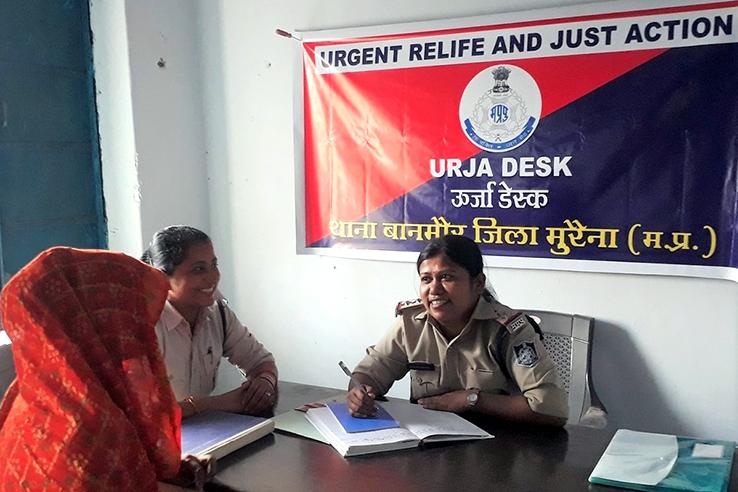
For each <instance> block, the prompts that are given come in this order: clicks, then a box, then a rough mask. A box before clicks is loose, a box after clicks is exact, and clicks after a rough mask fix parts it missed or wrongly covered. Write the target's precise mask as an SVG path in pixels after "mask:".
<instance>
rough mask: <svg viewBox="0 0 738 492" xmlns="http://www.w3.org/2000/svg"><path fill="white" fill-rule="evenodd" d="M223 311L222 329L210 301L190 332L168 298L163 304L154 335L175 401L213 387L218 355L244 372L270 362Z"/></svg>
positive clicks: (229, 313) (261, 348) (265, 352)
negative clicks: (224, 322) (209, 304)
mask: <svg viewBox="0 0 738 492" xmlns="http://www.w3.org/2000/svg"><path fill="white" fill-rule="evenodd" d="M225 313H226V329H225V330H223V325H222V322H221V318H220V310H219V309H218V304H217V303H213V304H212V305H211V306H210V307H208V308H206V309H204V310H203V312H201V313H200V316H199V317H198V319H197V324H196V325H195V330H194V331H193V330H191V329H190V324H189V323H188V322H187V321H186V320H185V319H184V318H183V317H182V315H181V314H179V312H178V311H177V310H176V309H175V308H174V306H172V305H171V304H170V303H169V301H167V302H166V303H165V304H164V310H163V311H162V313H161V317H160V318H159V321H158V322H157V323H156V338H157V339H158V341H159V349H160V350H161V353H162V355H163V356H164V362H165V363H166V366H167V375H168V377H169V382H170V383H171V385H172V389H173V390H174V395H175V396H176V397H177V400H180V401H181V400H183V399H184V398H186V397H187V396H189V395H194V396H199V397H202V396H208V395H209V394H210V393H211V392H212V391H213V389H214V388H215V383H216V381H215V379H216V376H217V375H218V366H219V365H220V359H221V356H225V357H226V358H228V360H229V361H230V362H231V363H232V364H234V365H236V366H238V367H239V368H240V369H241V370H242V371H243V372H245V373H246V374H248V373H249V371H250V370H251V369H252V368H254V367H256V366H258V365H259V364H261V363H262V362H265V361H274V357H272V354H271V353H270V352H269V351H268V350H266V349H265V348H264V346H263V345H262V344H261V343H260V342H259V341H258V340H257V339H256V338H255V337H254V336H253V335H252V334H251V332H249V330H248V329H247V328H246V327H245V326H244V325H242V324H241V322H240V321H239V320H238V318H237V317H236V315H235V314H234V313H233V311H231V310H230V309H229V308H228V307H227V306H226V308H225ZM224 333H225V339H224V337H223V335H224Z"/></svg>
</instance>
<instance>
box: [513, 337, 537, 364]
mask: <svg viewBox="0 0 738 492" xmlns="http://www.w3.org/2000/svg"><path fill="white" fill-rule="evenodd" d="M513 350H515V358H516V359H517V362H518V364H519V365H521V366H523V367H533V366H535V365H536V364H538V352H536V346H535V345H534V344H533V342H523V343H521V344H520V345H515V346H514V347H513Z"/></svg>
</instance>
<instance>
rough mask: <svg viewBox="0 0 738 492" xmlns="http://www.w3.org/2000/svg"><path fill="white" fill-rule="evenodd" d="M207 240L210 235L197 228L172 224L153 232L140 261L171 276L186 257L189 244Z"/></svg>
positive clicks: (207, 241) (206, 241)
mask: <svg viewBox="0 0 738 492" xmlns="http://www.w3.org/2000/svg"><path fill="white" fill-rule="evenodd" d="M209 242H211V241H210V237H208V235H207V234H205V233H204V232H202V231H201V230H199V229H195V228H194V227H190V226H183V225H172V226H169V227H165V228H164V229H161V230H159V231H156V233H154V237H153V238H152V239H151V243H150V244H149V247H148V248H146V251H144V252H143V254H142V255H141V261H143V262H145V263H148V264H149V265H151V266H153V267H154V268H158V269H159V270H161V271H163V272H164V273H166V274H167V275H169V276H171V275H173V274H174V270H175V268H177V267H178V266H179V265H180V264H181V263H182V262H183V261H184V259H185V258H186V257H187V252H188V251H189V249H190V246H192V245H193V244H199V243H209Z"/></svg>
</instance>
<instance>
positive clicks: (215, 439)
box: [182, 411, 274, 457]
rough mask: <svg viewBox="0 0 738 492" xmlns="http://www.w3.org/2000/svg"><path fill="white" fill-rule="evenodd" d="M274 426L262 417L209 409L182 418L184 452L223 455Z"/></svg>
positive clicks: (270, 421)
mask: <svg viewBox="0 0 738 492" xmlns="http://www.w3.org/2000/svg"><path fill="white" fill-rule="evenodd" d="M273 429H274V422H273V421H272V420H270V419H265V418H262V417H252V416H250V415H241V414H237V413H228V412H220V411H207V412H202V413H199V414H197V415H195V416H193V417H190V418H187V419H184V420H182V454H212V455H214V456H215V457H222V456H225V455H226V454H228V453H230V452H231V451H234V450H236V449H238V448H240V447H242V446H245V445H246V444H249V443H250V442H252V441H255V440H256V439H259V438H260V437H263V436H265V435H266V434H269V433H270V432H271V431H272V430H273Z"/></svg>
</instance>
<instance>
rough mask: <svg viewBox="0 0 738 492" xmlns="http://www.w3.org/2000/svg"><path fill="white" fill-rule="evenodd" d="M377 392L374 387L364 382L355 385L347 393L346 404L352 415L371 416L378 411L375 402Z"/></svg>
mask: <svg viewBox="0 0 738 492" xmlns="http://www.w3.org/2000/svg"><path fill="white" fill-rule="evenodd" d="M375 398H376V394H375V393H374V388H372V387H371V386H367V385H366V384H363V385H361V386H354V387H353V388H351V389H350V390H349V392H348V394H347V395H346V404H347V405H348V409H349V411H350V412H351V415H354V416H356V417H371V416H373V415H374V414H375V413H377V407H376V405H375V403H374V399H375Z"/></svg>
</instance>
